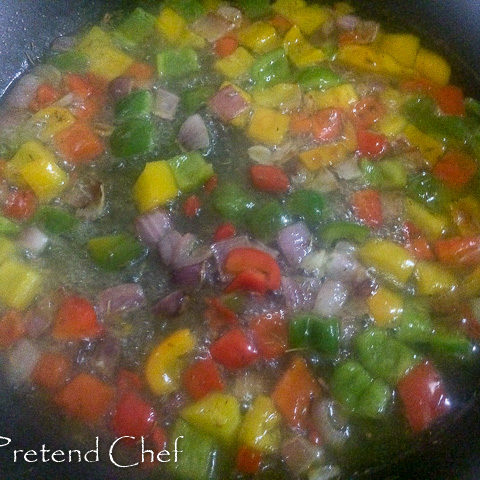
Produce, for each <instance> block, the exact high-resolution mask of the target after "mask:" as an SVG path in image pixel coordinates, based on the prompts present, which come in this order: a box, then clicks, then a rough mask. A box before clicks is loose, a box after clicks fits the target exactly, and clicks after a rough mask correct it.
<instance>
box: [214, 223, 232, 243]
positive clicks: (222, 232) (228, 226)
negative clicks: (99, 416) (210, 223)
mask: <svg viewBox="0 0 480 480" xmlns="http://www.w3.org/2000/svg"><path fill="white" fill-rule="evenodd" d="M236 233H237V231H236V228H235V225H234V224H233V223H222V225H220V226H219V227H218V228H217V230H216V231H215V234H214V236H213V239H214V240H215V242H220V241H221V240H226V239H227V238H232V237H234V236H235V234H236Z"/></svg>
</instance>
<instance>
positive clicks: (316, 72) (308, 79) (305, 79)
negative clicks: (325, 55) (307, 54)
mask: <svg viewBox="0 0 480 480" xmlns="http://www.w3.org/2000/svg"><path fill="white" fill-rule="evenodd" d="M297 82H298V83H299V85H300V87H301V88H302V90H303V91H309V90H325V89H327V88H331V87H335V86H337V85H340V84H341V83H343V80H342V78H341V77H340V76H339V75H337V74H336V73H335V72H333V71H332V70H330V69H329V68H327V67H310V68H306V69H305V70H302V71H301V72H300V73H299V74H298V77H297Z"/></svg>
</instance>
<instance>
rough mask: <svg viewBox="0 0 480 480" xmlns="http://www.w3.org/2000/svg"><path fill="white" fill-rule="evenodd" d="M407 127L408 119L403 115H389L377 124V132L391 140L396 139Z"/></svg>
mask: <svg viewBox="0 0 480 480" xmlns="http://www.w3.org/2000/svg"><path fill="white" fill-rule="evenodd" d="M406 126H407V119H406V118H405V117H403V116H402V115H396V114H387V115H385V116H383V117H382V118H380V119H379V120H378V121H377V123H376V124H375V127H374V128H375V130H376V131H377V132H380V133H383V134H384V135H386V136H387V137H389V138H393V137H396V136H397V135H398V134H399V133H401V132H402V131H403V129H404V128H405V127H406Z"/></svg>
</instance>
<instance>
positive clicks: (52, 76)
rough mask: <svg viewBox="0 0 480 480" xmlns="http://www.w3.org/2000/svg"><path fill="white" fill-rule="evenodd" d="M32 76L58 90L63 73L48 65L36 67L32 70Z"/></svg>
mask: <svg viewBox="0 0 480 480" xmlns="http://www.w3.org/2000/svg"><path fill="white" fill-rule="evenodd" d="M32 75H35V76H36V77H38V78H40V79H41V80H42V83H48V84H50V85H52V86H54V87H55V88H58V87H59V86H60V83H61V81H62V72H61V71H60V70H59V69H58V68H56V67H54V66H53V65H49V64H48V63H47V64H42V65H38V66H36V67H35V68H34V69H33V70H32Z"/></svg>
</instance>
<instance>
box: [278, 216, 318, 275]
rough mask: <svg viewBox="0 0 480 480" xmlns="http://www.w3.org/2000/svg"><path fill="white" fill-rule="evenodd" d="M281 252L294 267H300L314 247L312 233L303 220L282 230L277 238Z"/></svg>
mask: <svg viewBox="0 0 480 480" xmlns="http://www.w3.org/2000/svg"><path fill="white" fill-rule="evenodd" d="M277 243H278V247H279V249H280V252H282V254H283V256H284V257H285V258H286V260H287V262H288V264H289V265H290V266H292V267H298V266H299V265H300V263H301V262H302V260H303V259H304V258H305V256H306V255H307V254H308V253H309V252H310V250H311V247H312V234H311V233H310V231H309V230H308V227H307V226H306V225H305V223H303V222H297V223H294V224H293V225H289V226H288V227H285V228H283V229H282V230H280V232H279V234H278V238H277Z"/></svg>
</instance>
